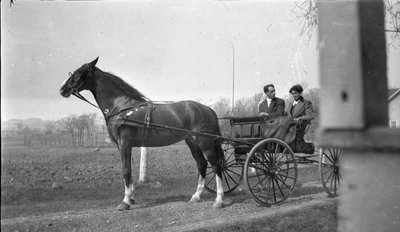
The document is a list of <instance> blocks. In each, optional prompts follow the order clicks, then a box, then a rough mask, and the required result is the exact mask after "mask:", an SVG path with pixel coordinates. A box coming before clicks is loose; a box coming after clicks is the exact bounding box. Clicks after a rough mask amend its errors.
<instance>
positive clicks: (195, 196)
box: [190, 175, 205, 202]
mask: <svg viewBox="0 0 400 232" xmlns="http://www.w3.org/2000/svg"><path fill="white" fill-rule="evenodd" d="M204 183H205V179H204V178H203V177H202V176H201V175H199V182H198V184H197V190H196V192H195V193H194V194H193V196H192V198H191V199H190V202H198V201H199V200H200V196H201V193H202V192H203V190H204Z"/></svg>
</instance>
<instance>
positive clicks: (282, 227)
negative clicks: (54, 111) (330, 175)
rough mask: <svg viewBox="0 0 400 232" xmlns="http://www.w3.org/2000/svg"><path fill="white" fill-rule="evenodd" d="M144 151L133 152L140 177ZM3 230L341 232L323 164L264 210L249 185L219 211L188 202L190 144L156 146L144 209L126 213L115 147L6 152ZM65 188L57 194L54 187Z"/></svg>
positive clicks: (141, 190)
mask: <svg viewBox="0 0 400 232" xmlns="http://www.w3.org/2000/svg"><path fill="white" fill-rule="evenodd" d="M139 152H140V151H139V149H133V170H134V173H133V177H134V179H138V170H139V159H140V157H139ZM1 159H2V161H1V164H2V168H1V229H2V231H20V232H22V231H335V230H336V226H337V223H336V221H337V215H336V207H337V203H336V200H335V199H331V198H327V195H326V194H325V193H324V192H323V189H322V187H321V184H320V183H319V177H318V168H317V166H307V167H302V168H300V169H299V173H298V176H299V179H298V182H297V185H296V188H295V190H294V192H293V194H292V195H291V197H290V198H289V199H288V200H287V201H286V202H284V203H283V204H281V205H279V206H273V207H269V208H266V207H262V206H260V205H258V204H257V203H256V202H255V201H254V200H253V199H252V198H251V197H250V195H249V194H248V193H247V192H246V189H245V187H244V186H243V185H242V186H240V187H239V188H238V189H237V190H235V191H234V192H233V193H232V194H229V195H226V196H225V204H224V207H223V208H222V209H220V210H214V209H213V208H212V204H213V200H214V198H215V195H213V194H210V193H205V194H204V195H203V196H202V201H201V202H199V203H188V202H187V201H188V200H189V199H190V196H191V195H192V194H193V193H194V191H195V190H196V184H197V183H196V182H197V169H196V164H195V161H194V160H193V158H192V157H191V155H190V153H189V149H188V148H187V147H186V146H185V145H184V144H178V145H174V146H169V147H162V148H151V149H150V150H149V157H148V176H149V182H148V183H144V184H143V183H141V184H138V186H137V189H136V190H137V194H136V202H137V204H136V205H135V206H134V207H133V208H132V209H131V210H129V211H124V212H119V211H117V210H116V207H117V205H118V204H119V203H120V202H121V200H122V198H123V192H124V187H123V180H122V177H121V161H120V156H119V153H118V151H117V149H115V148H102V149H100V150H93V149H66V148H43V149H35V150H32V149H31V150H29V149H26V148H23V147H19V148H15V147H13V148H10V147H2V154H1ZM55 182H56V183H57V184H59V185H60V186H61V187H62V188H61V189H53V188H52V184H53V183H55Z"/></svg>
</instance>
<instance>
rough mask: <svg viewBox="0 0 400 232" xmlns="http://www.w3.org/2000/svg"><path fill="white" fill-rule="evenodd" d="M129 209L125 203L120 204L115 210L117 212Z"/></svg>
mask: <svg viewBox="0 0 400 232" xmlns="http://www.w3.org/2000/svg"><path fill="white" fill-rule="evenodd" d="M130 207H131V206H130V205H128V204H126V203H125V202H122V203H121V204H119V206H118V207H117V210H119V211H123V210H128V209H129V208H130Z"/></svg>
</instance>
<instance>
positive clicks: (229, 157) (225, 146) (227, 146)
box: [205, 141, 243, 193]
mask: <svg viewBox="0 0 400 232" xmlns="http://www.w3.org/2000/svg"><path fill="white" fill-rule="evenodd" d="M221 147H222V150H223V151H224V156H225V161H221V162H223V165H222V186H223V188H224V193H230V192H232V191H234V190H235V189H236V188H237V187H238V186H239V185H240V182H241V181H242V176H243V165H242V164H240V163H237V162H236V159H235V152H234V146H233V144H232V143H230V142H227V141H224V142H222V144H221ZM205 188H206V189H207V190H208V191H209V192H211V193H216V192H217V183H216V181H215V174H214V171H213V169H212V167H211V165H210V163H207V171H206V178H205Z"/></svg>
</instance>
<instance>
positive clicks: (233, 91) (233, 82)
mask: <svg viewBox="0 0 400 232" xmlns="http://www.w3.org/2000/svg"><path fill="white" fill-rule="evenodd" d="M231 44H232V116H233V109H234V107H235V46H234V45H233V42H231Z"/></svg>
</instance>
